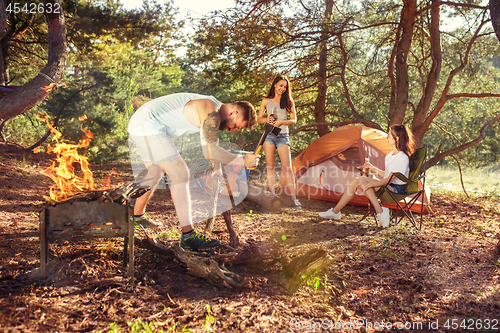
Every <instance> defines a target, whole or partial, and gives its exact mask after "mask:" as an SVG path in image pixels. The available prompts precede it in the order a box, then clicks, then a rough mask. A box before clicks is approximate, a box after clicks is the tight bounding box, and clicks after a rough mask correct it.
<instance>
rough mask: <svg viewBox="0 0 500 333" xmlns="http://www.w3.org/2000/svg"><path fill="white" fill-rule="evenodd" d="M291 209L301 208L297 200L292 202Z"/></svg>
mask: <svg viewBox="0 0 500 333" xmlns="http://www.w3.org/2000/svg"><path fill="white" fill-rule="evenodd" d="M292 207H293V208H298V209H301V208H302V205H301V204H300V201H299V199H295V200H292Z"/></svg>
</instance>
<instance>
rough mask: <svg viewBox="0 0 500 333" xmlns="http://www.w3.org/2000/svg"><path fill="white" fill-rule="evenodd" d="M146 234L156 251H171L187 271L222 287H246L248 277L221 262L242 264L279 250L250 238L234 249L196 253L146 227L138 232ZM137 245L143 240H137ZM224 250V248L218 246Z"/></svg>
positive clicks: (260, 258)
mask: <svg viewBox="0 0 500 333" xmlns="http://www.w3.org/2000/svg"><path fill="white" fill-rule="evenodd" d="M142 234H143V235H145V236H146V240H147V244H148V247H151V248H152V249H153V250H156V251H159V252H160V253H168V254H171V253H172V252H173V253H174V254H175V256H176V257H177V259H179V260H180V261H181V262H182V263H183V264H184V265H186V267H187V272H188V274H190V275H192V276H196V277H200V278H203V279H206V280H207V281H208V282H209V283H210V284H213V285H216V286H218V287H225V288H242V287H250V286H251V280H250V279H248V278H246V277H242V276H240V275H238V274H236V273H234V272H231V271H229V270H227V269H226V268H225V267H224V265H227V264H230V265H244V264H249V263H250V264H251V263H257V262H262V261H263V260H267V259H276V258H277V257H278V256H279V250H278V249H277V248H276V247H274V246H273V245H272V244H270V243H264V242H254V241H250V242H248V243H243V244H241V245H240V246H239V247H238V248H237V249H235V248H231V247H228V248H227V249H226V250H227V251H230V252H226V253H213V254H209V253H198V252H192V251H185V250H184V249H182V248H181V247H180V245H179V242H170V243H167V244H165V243H163V242H160V241H158V239H157V238H156V237H155V236H154V235H153V234H152V233H151V232H150V231H148V230H146V229H144V232H143V233H142ZM137 244H138V245H140V244H142V245H143V246H144V245H145V244H143V243H142V242H141V241H140V240H138V242H137ZM222 250H224V248H222Z"/></svg>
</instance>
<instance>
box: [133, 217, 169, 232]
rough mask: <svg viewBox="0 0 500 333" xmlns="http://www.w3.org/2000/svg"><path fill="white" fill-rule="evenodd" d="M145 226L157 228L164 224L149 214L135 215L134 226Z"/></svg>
mask: <svg viewBox="0 0 500 333" xmlns="http://www.w3.org/2000/svg"><path fill="white" fill-rule="evenodd" d="M141 226H143V227H144V228H151V229H156V228H160V227H161V226H163V223H161V222H155V221H153V219H152V218H151V216H149V215H148V214H143V215H142V216H141V217H134V228H139V227H141Z"/></svg>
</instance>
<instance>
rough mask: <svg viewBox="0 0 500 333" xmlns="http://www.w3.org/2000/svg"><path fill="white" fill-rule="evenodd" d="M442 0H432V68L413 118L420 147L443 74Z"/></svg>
mask: <svg viewBox="0 0 500 333" xmlns="http://www.w3.org/2000/svg"><path fill="white" fill-rule="evenodd" d="M439 2H440V0H432V4H433V5H436V6H433V7H432V8H431V23H430V27H429V35H430V42H431V58H432V66H431V70H430V71H429V74H428V76H427V82H426V84H425V88H424V92H423V94H422V97H421V99H420V102H419V103H418V105H417V108H416V110H415V114H414V116H413V123H412V132H413V134H414V135H415V140H416V143H417V145H418V146H420V145H421V144H422V142H423V140H424V135H425V132H424V131H422V127H423V126H424V123H425V120H426V117H427V114H428V112H429V108H430V107H431V102H432V100H433V98H434V94H435V93H436V88H437V85H438V81H439V75H440V73H441V64H442V62H443V53H442V51H441V33H440V31H439V26H440V22H441V7H440V6H439V5H437V4H438V3H439Z"/></svg>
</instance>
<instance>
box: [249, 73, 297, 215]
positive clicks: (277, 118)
mask: <svg viewBox="0 0 500 333" xmlns="http://www.w3.org/2000/svg"><path fill="white" fill-rule="evenodd" d="M264 113H266V115H265V117H264ZM288 116H290V117H288ZM257 122H258V123H259V124H264V123H266V122H269V123H271V124H273V125H274V126H277V127H279V128H281V132H280V134H279V135H278V136H276V135H274V134H273V133H269V134H268V135H267V138H266V142H265V143H264V152H265V154H266V166H267V169H266V170H267V173H266V175H267V185H268V186H269V189H270V190H271V193H273V194H275V182H276V180H275V175H274V170H275V166H276V158H275V155H276V148H278V155H279V156H280V160H281V166H282V168H283V174H284V175H285V178H286V187H287V189H288V191H285V193H290V194H291V196H292V207H294V208H302V207H301V204H300V201H299V200H298V199H297V196H296V195H295V178H294V176H293V171H292V157H291V155H290V139H289V137H288V125H293V124H295V123H296V122H297V115H296V113H295V103H294V101H293V98H292V89H291V88H290V81H289V80H288V77H286V76H284V75H278V76H276V78H275V79H274V81H273V84H272V85H271V89H269V92H268V94H267V96H266V97H265V98H264V99H263V100H262V103H261V104H260V110H259V115H258V117H257Z"/></svg>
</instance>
